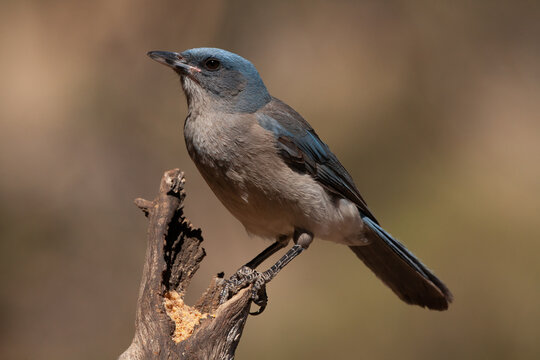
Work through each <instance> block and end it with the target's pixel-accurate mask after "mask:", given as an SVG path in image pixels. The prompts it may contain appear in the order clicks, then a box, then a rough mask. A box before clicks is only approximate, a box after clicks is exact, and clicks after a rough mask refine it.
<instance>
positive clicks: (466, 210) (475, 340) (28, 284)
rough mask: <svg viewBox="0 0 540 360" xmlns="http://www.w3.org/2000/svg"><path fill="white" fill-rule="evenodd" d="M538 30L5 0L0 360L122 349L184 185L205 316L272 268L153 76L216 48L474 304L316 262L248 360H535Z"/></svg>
mask: <svg viewBox="0 0 540 360" xmlns="http://www.w3.org/2000/svg"><path fill="white" fill-rule="evenodd" d="M539 19H540V2H537V1H475V2H470V1H453V2H442V1H405V0H403V1H366V2H360V1H332V2H322V1H272V2H254V1H247V0H246V1H184V2H181V1H141V0H136V1H127V0H97V1H59V0H48V1H39V0H23V1H14V0H3V1H2V2H1V3H0V42H1V48H2V53H3V55H2V56H0V78H1V82H0V121H1V124H0V165H1V166H0V169H1V171H2V174H1V177H0V200H1V201H0V241H1V243H0V280H1V282H2V286H1V288H0V292H1V296H0V312H1V319H2V320H1V321H0V358H2V359H17V360H18V359H37V358H39V359H80V360H86V359H89V360H90V359H113V358H116V357H117V356H118V355H119V354H120V353H121V352H122V351H123V350H125V349H126V348H127V346H128V345H129V344H130V342H131V339H132V336H133V331H134V318H135V305H136V300H137V294H138V288H139V281H140V276H141V272H142V266H143V259H144V253H145V249H146V225H147V221H146V219H145V218H144V216H143V215H142V214H141V212H140V210H138V209H137V208H136V207H135V206H134V205H133V203H132V201H133V199H134V198H135V197H139V196H140V197H145V198H148V199H151V198H153V197H154V196H155V194H156V192H157V189H158V185H159V180H160V178H161V175H162V173H163V172H164V171H165V170H167V169H171V168H175V167H179V168H181V169H182V170H184V171H185V173H186V177H187V185H186V188H187V194H188V197H187V200H186V214H187V216H188V217H189V218H190V219H191V221H192V222H193V223H194V224H195V226H198V227H201V228H202V229H203V235H204V237H205V242H204V246H205V248H206V251H207V253H208V256H207V259H206V261H205V262H204V263H203V266H202V268H201V270H200V271H199V273H198V274H197V276H196V278H195V280H194V282H193V285H192V287H191V289H190V294H189V296H188V301H189V302H191V303H193V302H194V301H195V299H197V298H198V296H199V294H200V292H201V291H202V290H203V289H204V288H206V286H207V285H208V283H209V280H210V278H211V276H213V275H214V274H215V273H217V272H219V271H225V272H226V273H227V274H228V275H230V274H231V273H232V272H233V271H235V270H236V269H237V268H238V267H239V266H240V265H242V264H243V263H245V262H246V260H248V259H250V258H251V257H253V256H254V255H255V254H256V253H257V252H258V251H260V250H262V249H263V248H264V247H265V246H266V245H267V244H266V243H264V242H263V241H262V240H258V239H249V238H248V236H247V235H246V234H245V232H244V230H243V228H242V227H241V225H240V224H239V223H238V222H237V221H236V220H235V219H234V218H232V216H231V215H230V214H228V212H227V211H226V210H225V209H224V207H223V206H222V205H221V204H220V203H219V202H218V200H217V199H216V198H215V197H214V196H213V194H212V193H211V192H210V190H209V189H208V187H207V186H206V184H205V183H204V181H203V180H202V178H201V176H200V175H199V174H198V172H197V170H196V168H195V167H194V165H193V164H192V163H191V161H190V160H189V158H188V156H187V153H186V150H185V146H184V140H183V135H182V126H183V121H184V118H185V116H186V101H185V99H184V96H183V94H182V92H181V88H180V84H179V81H178V78H177V77H176V75H175V74H174V73H173V72H172V71H170V70H168V69H166V68H165V67H163V66H159V65H158V64H156V63H155V62H153V61H151V60H150V59H149V58H147V56H146V52H147V51H149V50H179V51H180V50H184V49H188V48H192V47H200V46H213V47H221V48H225V49H228V50H231V51H233V52H236V53H239V54H241V55H242V56H244V57H246V58H248V59H250V60H251V61H252V62H253V63H254V64H255V65H256V66H257V68H258V69H259V71H260V73H261V75H262V77H263V79H264V81H265V83H266V85H267V87H268V88H269V90H270V92H271V93H272V94H273V95H274V96H276V97H278V98H280V99H282V100H284V101H286V102H287V103H288V104H290V105H291V106H293V107H294V108H295V109H296V110H298V111H299V112H300V113H301V114H302V115H303V116H304V117H305V118H306V119H308V121H309V122H310V123H311V124H312V125H313V126H314V128H315V129H317V131H318V133H319V135H320V136H321V137H322V138H323V139H324V140H325V141H326V142H327V143H328V144H329V145H330V147H331V148H332V150H333V151H334V152H335V153H336V154H337V155H338V157H339V158H340V159H341V161H342V163H343V164H344V165H345V166H346V167H347V168H348V169H349V171H350V172H351V174H352V175H353V177H354V178H355V179H356V182H357V185H358V187H359V189H360V190H361V191H362V194H363V196H364V198H365V199H366V201H367V202H368V204H369V205H370V208H371V209H372V211H373V212H374V213H375V214H376V216H377V217H378V218H379V220H380V221H381V222H382V224H383V225H384V226H385V228H386V229H387V230H389V231H390V232H391V233H392V234H394V235H396V237H398V238H399V239H401V240H402V241H403V242H404V243H405V244H407V246H408V247H409V248H410V249H411V250H412V251H414V252H415V253H416V254H417V255H418V256H419V257H420V258H421V259H423V260H424V262H425V263H426V264H427V265H428V266H429V267H431V268H432V269H433V270H434V271H435V272H436V273H437V274H438V275H439V276H440V277H441V278H442V279H443V280H444V281H445V282H446V283H447V285H448V286H449V287H450V289H451V290H452V291H453V293H454V295H455V302H454V304H452V306H451V307H450V310H449V311H447V312H443V313H439V312H432V311H427V310H423V309H420V308H418V307H411V306H407V305H405V304H403V303H402V302H401V301H399V299H398V298H397V297H396V296H394V295H393V294H392V293H391V292H390V290H388V289H387V288H386V287H385V286H383V285H382V284H381V283H380V282H379V281H378V280H377V279H376V278H375V277H374V276H373V275H372V274H371V273H370V272H369V271H368V270H367V268H365V267H364V266H363V265H362V264H361V263H360V262H359V261H358V260H357V258H356V257H355V256H354V254H353V253H352V252H350V251H349V250H348V249H347V248H346V247H343V246H339V245H335V244H332V243H328V242H324V241H318V242H315V243H314V244H313V245H312V246H311V247H310V249H309V251H308V252H307V253H305V254H303V255H302V256H301V257H300V258H299V259H298V260H297V261H295V262H293V263H292V264H290V265H289V266H288V267H287V269H286V270H285V271H283V273H282V274H280V276H279V277H278V278H277V279H276V280H275V281H273V282H272V284H271V285H270V286H269V296H270V304H269V307H268V309H267V310H266V312H265V314H264V315H262V316H259V317H252V318H250V319H249V321H248V323H247V326H246V329H245V332H244V336H243V338H242V341H241V343H240V346H239V348H238V351H237V358H238V359H302V358H309V359H390V358H395V357H396V356H399V358H400V359H482V358H489V359H538V358H539V357H540V342H539V341H538V339H539V338H540V331H539V330H538V325H539V324H540V306H539V305H540V283H539V281H540V275H539V274H540V261H539V260H538V258H539V256H538V252H539V251H540V243H539V238H540V227H539V226H538V224H539V221H538V219H537V216H538V213H539V212H540V196H539V194H540V166H539V158H540V41H539V39H540V21H539Z"/></svg>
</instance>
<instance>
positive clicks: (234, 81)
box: [148, 48, 271, 113]
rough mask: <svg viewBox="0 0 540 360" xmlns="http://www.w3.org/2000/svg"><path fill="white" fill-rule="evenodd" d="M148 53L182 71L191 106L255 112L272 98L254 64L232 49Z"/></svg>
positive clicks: (183, 85)
mask: <svg viewBox="0 0 540 360" xmlns="http://www.w3.org/2000/svg"><path fill="white" fill-rule="evenodd" d="M148 56H150V57H151V58H152V59H154V60H156V61H158V62H159V63H162V64H164V65H167V66H169V67H171V68H172V69H173V70H174V71H176V72H177V73H178V74H179V75H180V77H181V79H182V87H183V88H184V91H185V93H186V96H187V99H188V104H189V107H190V108H199V107H207V108H211V109H212V110H218V111H226V112H244V113H246V112H247V113H252V112H255V111H257V110H258V109H260V108H261V107H262V106H264V105H265V104H267V103H268V102H269V101H270V100H271V97H270V94H269V93H268V90H266V87H265V86H264V83H263V81H262V79H261V77H260V76H259V73H258V72H257V69H255V66H253V64H252V63H250V62H249V61H248V60H246V59H244V58H243V57H241V56H239V55H236V54H233V53H231V52H229V51H225V50H222V49H215V48H196V49H190V50H186V51H184V52H182V53H180V54H179V53H175V52H168V51H150V52H149V53H148ZM199 110H200V109H199Z"/></svg>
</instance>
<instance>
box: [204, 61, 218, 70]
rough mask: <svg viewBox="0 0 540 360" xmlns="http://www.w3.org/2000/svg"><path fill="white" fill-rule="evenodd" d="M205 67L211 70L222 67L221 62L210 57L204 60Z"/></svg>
mask: <svg viewBox="0 0 540 360" xmlns="http://www.w3.org/2000/svg"><path fill="white" fill-rule="evenodd" d="M204 67H206V68H207V69H208V70H210V71H216V70H217V69H219V68H220V67H221V63H220V62H219V60H216V59H208V60H206V61H205V62H204Z"/></svg>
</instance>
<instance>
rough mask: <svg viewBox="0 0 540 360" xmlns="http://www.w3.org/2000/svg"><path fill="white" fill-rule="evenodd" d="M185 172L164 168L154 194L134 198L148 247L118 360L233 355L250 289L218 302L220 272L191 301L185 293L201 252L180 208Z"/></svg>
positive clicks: (197, 232)
mask: <svg viewBox="0 0 540 360" xmlns="http://www.w3.org/2000/svg"><path fill="white" fill-rule="evenodd" d="M184 182H185V180H184V174H183V173H182V172H181V171H180V170H179V169H174V170H169V171H167V172H165V174H164V175H163V178H162V180H161V184H160V189H159V194H158V196H157V197H156V198H155V199H154V200H153V201H149V200H144V199H136V200H135V204H136V205H137V206H138V207H139V208H140V209H141V210H142V211H143V212H144V214H145V215H146V216H147V217H148V220H149V225H148V248H147V252H146V259H145V264H144V269H143V275H142V280H141V286H140V290H139V298H138V301H137V311H136V319H135V335H134V337H133V341H132V343H131V345H130V346H129V347H128V349H127V350H126V351H124V353H123V354H122V355H120V357H119V360H143V359H233V358H234V352H235V350H236V347H237V346H238V343H239V341H240V337H241V336H242V331H243V329H244V325H245V323H246V320H247V317H248V315H249V307H250V304H251V300H250V291H249V289H244V290H242V291H240V292H239V293H238V294H236V295H235V296H234V297H233V298H231V299H230V300H228V301H227V302H225V303H224V304H222V305H221V306H220V305H219V295H220V293H221V290H222V288H223V285H224V280H223V274H218V275H217V276H216V277H215V278H214V279H212V280H211V282H210V286H209V287H208V289H207V290H206V291H205V292H204V294H203V295H202V296H201V298H200V299H199V301H198V302H197V303H196V304H195V305H194V306H193V307H191V306H188V305H186V304H185V303H184V301H183V298H184V294H185V293H186V291H187V288H188V285H189V283H190V281H191V279H192V277H193V275H194V274H195V272H196V271H197V270H198V268H199V265H200V263H201V261H202V260H203V258H204V256H205V251H204V249H203V248H202V246H201V243H202V241H203V238H202V236H201V231H200V229H195V228H193V227H192V225H191V224H190V222H189V221H188V220H187V219H186V218H185V216H184V212H183V202H184V198H185V192H184Z"/></svg>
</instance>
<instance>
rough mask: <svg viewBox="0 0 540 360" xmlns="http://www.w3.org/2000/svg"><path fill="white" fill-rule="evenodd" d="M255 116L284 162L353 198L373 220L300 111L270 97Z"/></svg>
mask: <svg viewBox="0 0 540 360" xmlns="http://www.w3.org/2000/svg"><path fill="white" fill-rule="evenodd" d="M257 119H258V121H259V124H260V125H261V126H262V127H263V128H265V129H266V130H269V131H271V132H272V133H274V135H275V137H276V140H277V146H278V149H279V153H280V155H281V157H282V158H283V160H284V161H285V163H286V164H287V165H288V166H290V167H291V168H292V169H293V170H295V171H297V172H300V173H304V174H309V175H311V176H312V177H313V178H314V179H315V180H316V181H317V182H319V183H320V184H321V185H322V186H324V187H325V189H326V190H327V191H329V192H330V193H333V194H335V195H337V196H339V197H341V198H345V199H348V200H350V201H352V202H354V203H355V204H356V205H357V206H358V209H359V210H360V213H361V214H362V215H363V216H367V217H369V218H370V219H372V220H373V221H375V222H377V220H376V219H375V217H374V216H373V214H371V212H370V211H369V209H368V207H367V204H366V202H365V201H364V199H363V198H362V196H361V195H360V192H359V191H358V189H357V188H356V185H355V184H354V182H353V179H352V177H351V176H350V175H349V173H348V172H347V170H345V168H344V167H343V165H341V163H340V162H339V160H338V159H337V157H336V156H335V155H334V154H333V153H332V152H331V151H330V149H329V148H328V145H326V144H325V143H324V142H323V141H322V140H321V139H320V138H319V136H317V134H316V133H315V130H313V128H312V127H311V126H310V125H309V124H308V122H307V121H306V120H304V119H303V118H302V116H300V114H298V113H297V112H296V111H295V110H294V109H292V108H291V107H290V106H288V105H287V104H285V103H283V102H282V101H280V100H278V99H275V98H274V99H272V101H271V102H270V103H268V104H267V105H266V106H265V107H263V108H262V109H260V110H259V111H258V112H257Z"/></svg>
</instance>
